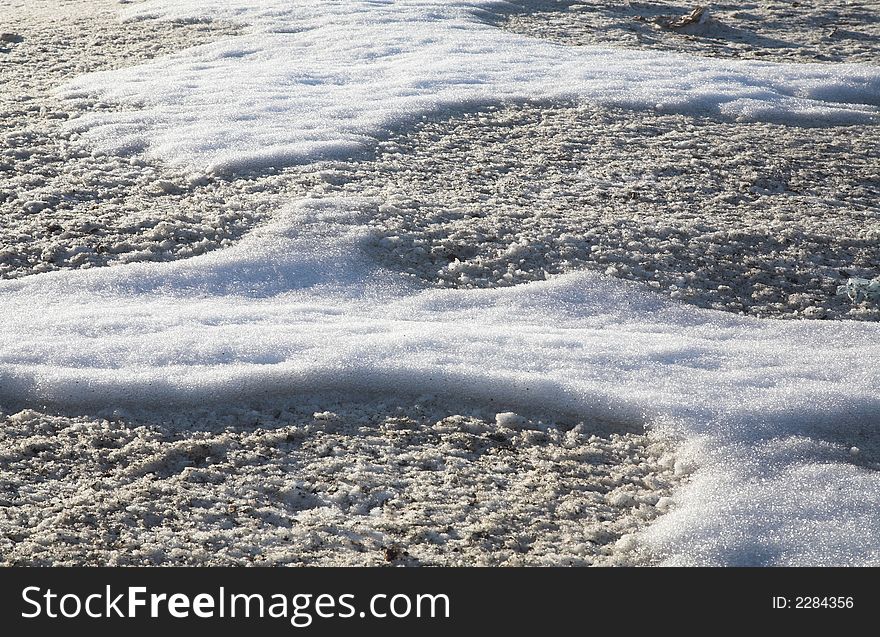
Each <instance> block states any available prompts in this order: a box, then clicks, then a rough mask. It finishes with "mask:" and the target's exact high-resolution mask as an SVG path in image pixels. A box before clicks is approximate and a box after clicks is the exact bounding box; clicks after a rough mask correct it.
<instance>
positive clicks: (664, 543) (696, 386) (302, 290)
mask: <svg viewBox="0 0 880 637" xmlns="http://www.w3.org/2000/svg"><path fill="white" fill-rule="evenodd" d="M478 4H483V5H485V4H488V3H475V2H456V3H435V2H419V1H417V0H410V1H407V2H356V1H354V0H352V1H349V2H329V1H318V0H314V1H311V2H302V3H299V2H296V3H291V2H280V1H275V0H261V1H258V2H243V0H242V1H237V0H228V1H226V2H210V3H204V2H198V3H196V2H171V1H170V0H167V1H166V0H161V1H160V0H156V1H151V2H146V3H143V4H141V5H137V7H136V9H135V10H136V11H139V12H141V13H153V14H156V15H161V16H163V17H169V16H170V17H178V18H180V17H192V16H194V15H199V14H211V15H213V14H217V15H225V16H234V17H237V18H240V19H245V20H248V21H251V22H252V23H253V24H254V27H253V28H254V30H255V33H254V35H252V36H245V37H241V38H235V39H232V40H229V41H225V42H220V43H218V44H216V45H209V46H205V47H199V48H198V49H195V50H191V51H187V52H183V53H181V54H178V55H174V56H171V57H169V58H164V59H161V60H158V61H156V62H154V63H151V64H147V65H143V66H139V67H135V68H132V69H124V70H120V71H114V72H112V73H102V74H96V75H92V76H87V77H85V78H82V79H80V80H78V81H76V82H75V83H73V84H72V85H70V86H68V87H67V88H66V89H65V93H66V94H67V95H68V96H71V95H75V94H82V93H86V92H97V93H99V94H100V96H101V98H102V99H104V100H108V101H117V100H119V101H122V102H123V104H125V105H126V106H127V107H129V108H128V110H123V111H120V112H104V113H100V114H93V115H90V116H88V117H84V118H82V119H81V120H79V122H78V125H79V126H80V127H82V128H83V129H84V130H85V131H86V132H87V135H88V136H89V138H90V139H92V140H93V141H94V142H95V143H96V144H98V145H99V146H100V147H101V148H103V149H105V150H110V151H122V150H125V149H131V148H135V147H137V148H144V149H145V150H146V151H147V152H148V153H149V154H151V155H153V156H156V157H160V158H163V159H165V160H167V161H171V162H180V163H185V164H189V165H190V166H192V167H193V168H195V169H220V168H223V169H228V168H231V167H237V166H256V165H259V164H264V163H273V164H274V163H284V162H289V161H310V160H313V159H317V158H320V157H325V156H327V155H328V154H332V153H339V152H342V153H348V152H352V150H353V149H355V148H357V147H358V146H359V145H360V144H362V143H365V142H366V141H367V140H368V139H369V137H370V135H374V134H376V133H378V132H379V131H380V130H381V129H382V128H383V127H387V126H394V125H401V124H405V122H406V121H408V120H410V119H411V118H413V117H417V116H419V115H420V114H422V113H425V112H426V111H429V110H436V109H438V108H445V107H454V106H460V105H461V104H462V103H465V102H473V101H498V100H505V99H525V98H542V99H543V98H553V97H563V96H568V97H578V98H580V99H588V100H595V101H599V102H602V103H614V104H625V105H628V106H631V107H633V108H648V107H653V105H655V104H657V103H661V102H662V103H663V104H664V107H665V108H674V109H680V110H683V111H690V110H695V109H709V110H716V111H720V112H722V113H724V114H728V115H731V116H744V117H752V118H768V117H769V118H773V119H781V120H787V121H796V122H803V121H805V120H808V121H809V122H810V123H812V124H831V123H836V122H840V121H843V120H846V121H850V120H854V119H862V120H865V119H870V118H873V117H874V116H875V113H876V109H875V108H874V107H872V106H868V104H872V103H873V104H876V103H878V102H880V72H878V71H877V70H876V69H873V68H869V67H864V66H844V65H826V66H819V65H776V64H760V63H733V62H716V61H713V60H707V59H696V58H694V59H690V58H685V57H681V56H671V55H661V54H657V53H648V52H633V51H614V50H599V49H590V48H570V49H566V48H562V47H559V46H554V45H550V44H547V43H543V42H538V41H532V40H529V39H527V38H523V37H518V36H513V35H510V34H506V33H502V32H500V31H497V30H495V29H493V28H491V27H488V26H486V25H484V24H482V23H480V22H479V20H478V18H476V17H475V14H474V13H473V9H472V7H475V6H477V5H478ZM328 16H329V17H328ZM282 30H283V31H284V32H283V33H282V32H280V31H282ZM843 89H845V90H843ZM832 100H836V101H832ZM135 105H138V106H139V107H141V108H139V109H137V110H135V109H134V106H135ZM382 203H384V202H378V201H370V200H355V199H347V198H345V199H343V198H340V199H305V200H302V201H298V202H294V203H292V204H291V205H290V206H289V207H288V208H287V209H285V210H284V211H281V212H279V214H278V216H277V218H276V221H275V222H274V223H273V224H271V225H269V226H266V227H264V228H261V229H260V230H258V231H255V232H253V233H252V234H250V235H248V236H247V237H246V238H245V239H244V240H242V241H241V242H240V243H239V244H237V245H236V246H235V247H233V248H230V249H227V250H224V251H220V252H214V253H210V254H207V255H203V256H200V257H195V258H192V259H189V260H186V261H179V262H174V263H161V264H151V263H139V264H132V265H127V266H122V267H115V268H105V269H95V270H89V271H78V272H54V273H49V274H44V275H38V276H34V277H29V278H26V279H22V280H18V281H4V282H2V283H0V321H2V323H3V325H4V329H3V331H2V332H0V403H6V404H14V403H24V404H27V405H30V406H44V405H46V406H49V407H58V408H62V409H74V410H75V409H80V408H82V409H94V408H111V409H112V408H113V407H128V408H145V409H154V408H160V407H161V408H167V407H177V408H185V407H186V406H187V405H196V404H204V403H210V402H215V403H222V402H229V401H236V400H242V399H246V398H249V397H260V398H265V397H271V396H272V395H275V394H278V395H285V396H290V395H291V394H298V393H301V394H308V395H314V394H316V393H322V392H325V393H328V394H329V393H344V394H345V395H347V396H349V397H350V396H356V395H363V396H366V397H374V396H376V395H383V394H388V395H393V396H420V395H425V394H430V395H433V396H437V397H439V398H440V399H446V400H448V401H449V402H450V403H451V404H467V403H479V404H484V405H485V404H491V405H492V407H493V408H494V409H495V411H496V413H498V415H499V417H500V418H502V419H513V418H514V417H516V418H517V419H519V418H522V420H521V421H519V420H518V422H526V420H527V419H528V418H530V417H532V416H533V415H534V416H536V417H537V416H540V417H542V418H544V420H546V419H547V418H548V417H551V418H554V417H555V418H556V419H557V420H558V421H560V422H566V421H569V420H570V421H575V422H576V421H577V420H583V419H593V418H596V419H600V420H604V421H609V422H612V423H613V422H618V423H621V424H627V425H632V424H639V423H646V424H650V425H652V426H655V427H658V428H663V429H665V430H668V431H669V432H670V433H671V434H672V435H676V436H681V437H683V438H684V439H685V440H686V445H685V451H684V454H683V456H682V458H681V460H680V461H681V462H683V463H693V464H695V465H696V466H697V467H698V469H697V471H696V473H695V474H694V476H693V479H692V481H691V483H690V484H689V485H688V486H687V487H686V488H685V490H684V491H683V492H682V493H681V494H680V495H679V496H677V498H676V502H675V503H674V505H672V506H670V507H669V508H670V513H669V514H667V515H666V516H664V517H663V518H661V519H660V521H658V522H657V523H655V524H654V525H653V526H652V527H650V528H649V529H648V531H647V532H646V533H645V534H644V535H643V536H642V537H641V538H640V541H641V542H643V543H647V544H648V546H650V547H652V548H653V549H655V550H656V551H657V552H658V554H660V555H661V556H665V558H666V561H667V562H668V563H672V564H716V563H719V564H819V565H843V564H868V563H870V564H878V563H880V518H878V516H877V515H876V510H877V507H878V505H880V474H878V473H876V472H869V471H868V470H866V469H862V468H859V467H857V466H855V465H853V464H851V460H852V457H851V455H850V454H849V448H850V447H851V446H852V445H853V442H854V441H855V440H856V439H858V438H859V437H860V436H862V437H864V436H868V437H869V438H870V439H876V436H877V426H878V422H880V418H878V414H880V393H878V388H880V365H878V364H877V362H878V358H880V326H878V325H876V324H858V323H850V322H835V323H833V324H832V323H823V322H769V321H760V320H755V319H745V318H739V317H736V316H733V315H731V314H726V313H720V312H712V311H706V310H699V309H695V308H690V307H685V306H679V305H676V304H675V303H674V302H672V301H667V300H665V299H661V298H660V297H659V296H656V295H654V294H652V293H650V292H648V291H646V290H645V289H643V288H641V287H639V286H637V285H630V284H625V283H621V282H620V281H618V280H613V279H608V278H604V277H602V276H600V275H596V274H591V273H576V274H570V275H565V276H560V277H557V278H553V279H551V280H549V281H545V282H537V283H531V284H528V285H521V286H515V287H511V288H504V289H494V290H420V289H417V288H416V287H415V286H414V285H413V284H411V283H408V282H406V280H405V279H404V278H403V277H402V276H400V275H398V274H396V273H394V272H390V271H386V270H382V269H380V268H378V267H377V266H375V265H374V264H373V263H371V262H370V260H369V259H368V257H367V256H366V254H365V252H364V250H363V249H362V246H363V243H364V242H365V241H367V240H368V239H369V238H370V230H369V229H368V227H367V224H366V222H367V220H368V219H369V218H370V215H371V213H372V212H373V211H375V210H377V209H378V206H379V205H381V204H382ZM508 412H510V413H508Z"/></svg>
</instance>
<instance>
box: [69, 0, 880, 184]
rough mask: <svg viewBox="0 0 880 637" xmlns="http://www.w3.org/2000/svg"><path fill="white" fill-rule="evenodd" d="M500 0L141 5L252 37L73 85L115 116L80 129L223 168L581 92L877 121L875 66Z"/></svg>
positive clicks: (266, 162)
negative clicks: (573, 19) (523, 25)
mask: <svg viewBox="0 0 880 637" xmlns="http://www.w3.org/2000/svg"><path fill="white" fill-rule="evenodd" d="M495 4H498V3H494V2H452V3H437V2H424V1H419V0H410V1H406V2H381V3H376V2H357V1H351V2H341V3H340V2H331V1H329V0H324V1H321V2H315V1H310V2H296V3H291V2H281V1H266V0H264V1H262V2H256V3H247V4H246V3H241V2H234V1H233V2H210V3H203V2H175V3H171V2H161V1H160V2H147V3H144V4H141V5H137V6H136V8H135V9H134V12H135V13H134V15H137V16H145V15H161V16H163V17H174V18H177V19H181V18H192V17H194V16H203V15H213V16H217V17H227V18H231V17H234V18H238V19H244V20H248V21H252V22H253V25H254V26H253V29H252V33H251V34H249V35H246V36H243V37H239V38H234V39H230V40H225V41H221V42H218V43H215V44H209V45H205V46H202V47H198V48H196V49H193V50H189V51H185V52H183V53H181V54H179V55H171V56H168V57H165V58H162V59H160V60H157V61H156V62H154V63H152V64H146V65H139V66H137V67H131V68H129V69H128V70H123V71H112V72H109V73H108V72H104V73H96V74H92V75H87V76H84V77H82V78H81V79H78V80H75V81H73V82H71V83H69V84H68V85H67V86H66V87H65V88H64V90H63V91H62V95H64V96H66V97H69V98H76V97H82V96H85V95H87V94H92V93H95V92H97V93H100V95H101V96H102V98H103V99H104V100H107V101H111V102H114V103H120V104H122V105H124V106H126V107H128V108H127V109H125V110H123V111H121V112H115V111H114V112H104V113H95V114H91V115H89V116H87V117H84V118H81V119H80V120H79V122H78V127H79V128H81V129H83V130H85V131H87V134H88V137H89V138H90V139H91V140H92V141H93V142H94V143H95V144H96V145H97V146H98V148H100V149H101V150H103V151H105V152H111V153H120V152H133V151H145V152H146V155H147V157H150V158H161V159H164V160H167V161H169V162H172V163H176V164H182V165H187V166H191V167H193V168H196V169H199V170H209V171H214V172H219V173H226V172H231V171H241V170H248V169H259V168H262V167H265V166H274V165H284V164H290V163H297V162H306V161H309V160H313V159H315V158H318V157H324V158H332V157H343V158H344V157H347V156H350V155H352V154H354V153H357V152H358V151H359V150H363V149H364V147H365V145H366V144H367V142H368V140H369V139H371V138H373V136H375V135H376V134H377V133H380V132H381V131H382V130H384V129H387V128H389V127H395V126H399V125H401V124H404V123H405V122H406V121H408V120H411V119H413V118H416V117H419V116H421V115H423V114H425V113H427V112H435V111H442V110H444V109H449V108H452V107H459V108H460V107H461V105H462V104H465V103H471V104H474V103H477V104H478V103H485V102H497V101H499V100H508V101H518V100H552V99H567V98H579V99H585V100H590V101H592V102H595V103H598V104H604V105H617V106H626V107H632V108H655V109H658V110H663V111H676V112H678V111H697V110H699V111H705V112H709V113H721V114H723V115H725V116H729V117H735V118H743V119H758V120H770V121H788V122H800V123H821V122H826V123H827V122H835V123H853V122H862V121H873V120H874V119H875V118H876V115H877V103H878V101H877V95H878V94H880V72H878V71H877V70H876V69H873V68H870V67H867V66H860V65H842V64H841V65H822V64H803V65H780V64H772V63H761V62H729V61H719V60H710V59H706V58H689V57H685V56H681V55H672V54H668V55H657V54H655V53H653V52H645V51H629V50H615V49H602V48H594V47H564V46H559V45H555V44H551V43H548V42H543V41H540V40H535V39H531V38H527V37H524V36H520V35H516V34H512V33H508V32H506V31H502V30H501V29H498V28H496V27H494V26H491V25H488V24H485V23H484V22H482V21H480V19H479V13H478V11H477V9H479V8H486V7H490V6H493V5H495Z"/></svg>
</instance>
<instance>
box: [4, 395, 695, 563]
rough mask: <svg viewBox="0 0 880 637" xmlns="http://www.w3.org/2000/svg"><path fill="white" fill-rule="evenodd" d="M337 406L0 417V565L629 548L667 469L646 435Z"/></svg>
mask: <svg viewBox="0 0 880 637" xmlns="http://www.w3.org/2000/svg"><path fill="white" fill-rule="evenodd" d="M335 408H336V409H337V410H338V411H339V412H340V413H339V414H337V413H335V412H327V411H325V412H315V413H314V414H312V415H307V414H305V413H302V409H300V410H296V409H294V410H293V411H289V410H286V409H284V410H277V411H276V412H275V414H274V415H272V414H268V413H267V412H265V411H255V412H248V411H247V410H244V409H241V410H239V411H238V413H229V414H226V415H218V414H207V413H206V414H198V415H196V416H191V417H189V418H186V417H181V416H178V417H176V418H174V419H169V420H167V421H166V420H161V421H160V422H152V423H148V424H140V425H137V424H133V423H129V422H125V421H123V420H121V419H113V420H96V419H91V418H83V417H80V418H63V417H57V416H48V415H45V414H41V413H38V412H34V411H22V412H19V413H16V414H12V415H8V416H3V417H2V419H0V441H2V447H0V449H2V450H0V564H3V565H7V566H14V565H55V566H59V565H159V564H163V565H199V566H208V565H219V566H224V565H242V564H254V565H264V566H268V565H324V566H328V565H386V564H390V565H426V566H427V565H444V566H452V565H459V566H476V565H480V566H502V565H508V566H513V565H554V566H562V565H581V566H586V565H594V564H595V565H601V564H619V563H624V562H625V563H636V562H642V561H644V560H646V559H648V557H647V556H645V555H640V554H638V553H631V552H626V551H623V550H622V549H620V548H617V549H616V548H615V547H616V545H618V544H620V545H626V544H627V537H628V536H627V534H628V533H630V532H632V531H635V530H637V529H639V528H641V527H642V526H643V525H644V524H645V523H646V522H647V521H650V520H652V519H654V518H656V517H657V516H658V515H659V514H661V513H662V512H664V511H666V510H667V509H668V507H669V506H670V502H671V500H670V499H669V498H668V497H667V496H668V495H669V493H670V487H671V486H672V484H674V483H675V482H677V481H678V480H679V479H680V476H676V475H675V471H676V466H675V464H674V461H673V459H672V456H671V455H670V454H669V453H668V451H669V449H668V445H665V444H663V443H659V442H651V441H650V439H649V438H648V437H647V436H644V435H636V434H627V433H620V434H611V435H608V434H604V435H602V436H594V435H592V434H591V433H590V428H589V427H588V426H586V425H583V424H582V425H580V426H578V427H577V428H575V429H572V430H568V431H563V430H559V429H555V428H553V429H548V430H547V431H536V430H530V429H525V430H516V429H510V428H508V427H504V426H498V425H496V424H494V423H490V422H485V421H483V420H480V419H477V418H473V417H462V416H457V417H448V418H443V419H440V420H438V421H432V420H431V419H429V418H427V417H426V415H425V414H424V413H420V412H419V410H418V409H417V408H413V407H411V408H410V409H409V413H408V414H407V413H404V412H403V410H400V413H397V414H396V415H393V416H391V415H386V416H383V415H381V414H382V411H383V410H388V407H387V406H383V407H376V406H372V408H370V407H369V406H367V408H366V409H365V408H364V406H361V407H358V406H351V405H349V406H347V407H345V408H340V406H339V405H337V406H336V407H335ZM206 426H207V427H210V428H206ZM678 471H679V472H681V468H680V467H678Z"/></svg>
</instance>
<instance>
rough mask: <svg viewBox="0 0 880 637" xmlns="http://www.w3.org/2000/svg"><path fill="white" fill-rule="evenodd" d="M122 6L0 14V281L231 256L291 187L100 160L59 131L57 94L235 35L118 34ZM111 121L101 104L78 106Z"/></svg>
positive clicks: (17, 8) (63, 107)
mask: <svg viewBox="0 0 880 637" xmlns="http://www.w3.org/2000/svg"><path fill="white" fill-rule="evenodd" d="M117 7H118V3H115V2H110V1H100V2H89V3H83V2H64V1H57V0H55V1H48V0H28V2H0V30H2V31H3V32H7V33H8V36H9V37H8V38H7V40H8V41H5V42H2V43H0V78H2V86H3V90H2V91H0V278H15V277H20V276H23V275H27V274H34V273H39V272H47V271H50V270H56V269H67V268H88V267H92V266H97V265H105V264H108V263H126V262H131V261H144V260H148V261H161V260H168V259H172V258H183V257H188V256H193V255H196V254H201V253H203V252H205V251H207V250H211V249H214V248H217V247H223V246H228V245H230V244H231V243H232V241H234V240H235V239H237V238H239V237H240V236H241V235H242V234H243V233H244V232H245V231H247V230H248V229H250V228H251V227H253V226H254V225H255V224H256V223H257V222H258V221H259V220H260V219H264V218H265V217H267V216H268V215H269V213H270V212H271V210H272V209H273V208H274V206H273V200H272V194H273V193H275V192H282V191H284V190H285V185H286V184H287V183H288V181H289V180H285V179H282V177H280V176H277V175H272V174H264V175H259V176H251V178H250V179H248V180H241V181H238V182H232V181H230V180H228V179H217V178H214V177H212V176H204V175H194V174H189V173H187V172H186V171H180V170H174V169H170V168H168V167H167V166H163V165H162V164H161V163H157V162H145V161H143V160H141V159H139V158H128V157H119V156H113V155H106V154H104V153H100V152H96V151H95V150H94V149H93V148H89V147H88V146H86V145H83V144H82V143H77V142H78V138H79V134H78V133H77V132H75V131H71V130H70V129H69V128H67V127H65V126H64V123H65V122H67V121H68V120H69V119H70V118H71V116H72V115H74V114H75V113H73V112H71V110H70V107H69V105H67V104H64V103H62V102H60V101H59V100H58V99H57V97H55V96H54V94H53V90H54V89H55V88H56V87H57V86H58V85H59V84H60V83H62V82H64V81H65V80H67V79H69V78H71V77H72V76H74V75H76V74H80V73H85V72H89V71H97V70H102V69H113V68H119V67H121V66H125V65H129V64H132V63H135V62H138V61H144V60H148V59H150V58H154V57H157V56H161V55H164V54H167V53H169V52H172V51H175V50H178V49H181V48H187V47H191V46H196V45H198V44H202V43H205V42H210V41H213V40H215V39H217V38H221V37H224V36H229V35H234V34H236V33H238V32H239V31H240V27H239V26H236V25H233V24H227V23H223V22H206V21H201V22H200V21H168V22H156V21H130V22H126V23H125V24H123V23H121V22H120V20H119V18H118V16H117ZM84 107H85V108H88V109H89V110H94V111H101V110H112V108H113V106H112V105H110V104H107V103H102V102H100V101H95V100H93V101H91V102H90V103H88V104H86V105H84Z"/></svg>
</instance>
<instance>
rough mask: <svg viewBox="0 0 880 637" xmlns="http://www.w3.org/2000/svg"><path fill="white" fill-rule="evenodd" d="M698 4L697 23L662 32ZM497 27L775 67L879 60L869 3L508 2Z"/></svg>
mask: <svg viewBox="0 0 880 637" xmlns="http://www.w3.org/2000/svg"><path fill="white" fill-rule="evenodd" d="M697 5H702V6H704V7H705V8H706V9H707V12H706V18H704V19H703V20H702V22H700V23H695V24H691V25H687V26H684V27H681V28H677V29H676V28H664V26H663V25H664V24H665V23H668V22H669V19H670V18H671V19H675V18H683V17H685V16H687V15H688V14H690V13H691V12H692V11H693V9H694V8H695V7H696V6H697ZM496 20H497V23H498V24H499V25H500V26H503V27H504V28H506V29H510V30H511V31H514V32H516V33H522V34H525V35H530V36H534V37H540V38H546V39H549V40H551V41H554V42H559V43H562V44H569V45H584V44H597V45H603V46H609V45H613V46H623V47H629V48H650V49H656V50H665V51H679V52H682V53H690V54H694V55H705V56H710V57H730V58H745V59H757V60H767V61H776V62H865V63H871V64H876V63H877V62H878V61H880V21H878V20H877V5H876V3H875V2H873V1H872V0H830V1H825V2H794V1H791V0H769V1H766V2H724V1H723V0H722V1H720V2H711V3H709V2H667V1H658V0H652V1H646V2H634V1H633V2H624V1H618V0H510V2H509V3H508V8H506V9H499V10H498V11H497V17H496Z"/></svg>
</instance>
